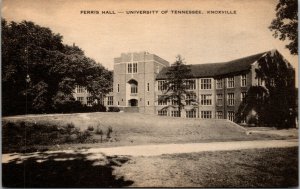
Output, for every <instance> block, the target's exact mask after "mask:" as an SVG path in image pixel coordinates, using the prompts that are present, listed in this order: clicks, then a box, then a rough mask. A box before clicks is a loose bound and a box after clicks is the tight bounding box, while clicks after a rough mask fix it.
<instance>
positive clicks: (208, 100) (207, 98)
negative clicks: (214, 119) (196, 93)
mask: <svg viewBox="0 0 300 189" xmlns="http://www.w3.org/2000/svg"><path fill="white" fill-rule="evenodd" d="M211 104H212V95H211V94H202V95H201V105H204V106H210V105H211Z"/></svg>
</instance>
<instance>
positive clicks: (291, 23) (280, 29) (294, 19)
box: [269, 0, 298, 55]
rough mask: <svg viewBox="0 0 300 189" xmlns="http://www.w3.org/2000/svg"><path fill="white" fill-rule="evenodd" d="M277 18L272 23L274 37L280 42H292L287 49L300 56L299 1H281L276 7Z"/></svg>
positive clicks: (271, 28)
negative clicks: (299, 51)
mask: <svg viewBox="0 0 300 189" xmlns="http://www.w3.org/2000/svg"><path fill="white" fill-rule="evenodd" d="M275 10H276V18H275V19H274V20H273V21H272V23H271V25H270V26H269V29H270V30H271V31H274V33H273V36H274V37H275V38H277V37H279V39H280V40H283V41H284V40H286V38H288V40H289V41H290V42H289V44H288V45H286V48H288V49H289V50H290V52H291V54H293V55H296V54H298V1H297V0H279V3H278V4H277V6H276V9H275Z"/></svg>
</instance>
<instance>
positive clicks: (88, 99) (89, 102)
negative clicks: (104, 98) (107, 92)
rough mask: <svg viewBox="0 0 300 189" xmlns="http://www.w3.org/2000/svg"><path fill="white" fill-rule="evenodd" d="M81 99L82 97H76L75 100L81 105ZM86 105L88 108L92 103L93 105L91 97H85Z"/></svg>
mask: <svg viewBox="0 0 300 189" xmlns="http://www.w3.org/2000/svg"><path fill="white" fill-rule="evenodd" d="M83 99H84V98H83V97H77V98H76V100H77V101H79V102H81V103H83ZM86 103H87V105H88V106H92V105H93V103H94V98H93V97H87V98H86Z"/></svg>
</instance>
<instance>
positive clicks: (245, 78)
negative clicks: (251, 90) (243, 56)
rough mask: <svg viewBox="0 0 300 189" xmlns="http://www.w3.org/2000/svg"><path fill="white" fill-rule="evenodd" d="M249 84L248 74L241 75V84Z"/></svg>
mask: <svg viewBox="0 0 300 189" xmlns="http://www.w3.org/2000/svg"><path fill="white" fill-rule="evenodd" d="M246 85H247V75H242V76H241V86H242V87H246Z"/></svg>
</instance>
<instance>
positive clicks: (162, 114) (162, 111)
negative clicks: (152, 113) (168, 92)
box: [158, 110, 167, 116]
mask: <svg viewBox="0 0 300 189" xmlns="http://www.w3.org/2000/svg"><path fill="white" fill-rule="evenodd" d="M158 115H159V116H167V110H158Z"/></svg>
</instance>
